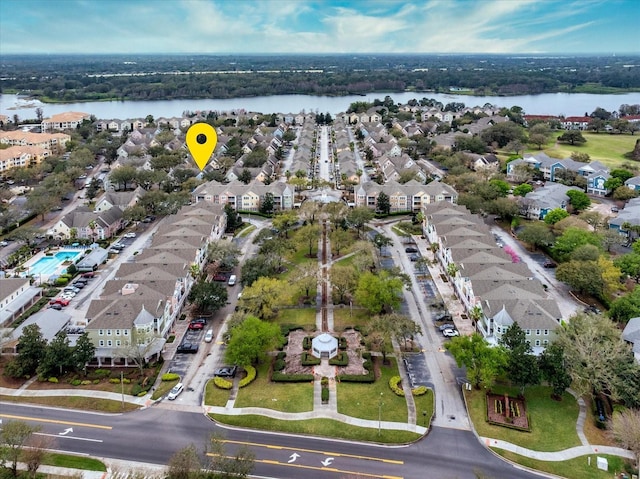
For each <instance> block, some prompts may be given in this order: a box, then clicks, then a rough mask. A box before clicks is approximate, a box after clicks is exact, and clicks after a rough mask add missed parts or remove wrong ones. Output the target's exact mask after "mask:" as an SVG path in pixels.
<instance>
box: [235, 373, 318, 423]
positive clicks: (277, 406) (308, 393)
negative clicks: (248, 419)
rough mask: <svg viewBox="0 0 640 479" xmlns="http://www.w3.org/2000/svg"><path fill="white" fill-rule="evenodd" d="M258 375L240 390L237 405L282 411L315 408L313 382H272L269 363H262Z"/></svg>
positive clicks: (239, 406)
mask: <svg viewBox="0 0 640 479" xmlns="http://www.w3.org/2000/svg"><path fill="white" fill-rule="evenodd" d="M257 370H258V377H257V378H256V379H255V381H253V382H252V383H251V384H249V385H248V386H246V387H244V388H242V389H240V390H239V391H238V397H237V398H236V402H235V407H237V408H241V407H262V408H268V409H274V410H276V411H282V412H307V411H312V410H313V383H311V382H308V383H272V382H270V381H269V379H268V374H267V373H268V371H269V363H268V362H265V363H263V364H260V365H259V366H258V368H257Z"/></svg>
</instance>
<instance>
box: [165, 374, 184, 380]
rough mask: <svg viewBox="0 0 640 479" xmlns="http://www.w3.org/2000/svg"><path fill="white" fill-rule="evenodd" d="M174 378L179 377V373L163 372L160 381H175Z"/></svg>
mask: <svg viewBox="0 0 640 479" xmlns="http://www.w3.org/2000/svg"><path fill="white" fill-rule="evenodd" d="M176 379H180V375H179V374H176V373H164V374H163V375H162V381H175V380H176Z"/></svg>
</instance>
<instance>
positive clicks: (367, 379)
mask: <svg viewBox="0 0 640 479" xmlns="http://www.w3.org/2000/svg"><path fill="white" fill-rule="evenodd" d="M362 358H363V359H364V360H365V361H364V364H363V365H362V366H363V367H364V368H365V369H366V370H367V374H339V375H338V381H343V382H351V383H372V382H375V380H376V375H375V372H374V370H373V363H372V362H371V353H362Z"/></svg>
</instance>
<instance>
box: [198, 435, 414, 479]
mask: <svg viewBox="0 0 640 479" xmlns="http://www.w3.org/2000/svg"><path fill="white" fill-rule="evenodd" d="M224 442H237V441H224ZM207 456H211V457H224V458H226V459H234V458H235V457H234V456H223V455H220V454H213V453H210V452H209V453H207ZM253 461H254V462H259V463H261V464H269V465H272V466H287V467H296V468H298V469H311V470H312V471H324V472H327V471H328V472H337V473H340V474H353V475H354V476H356V477H372V478H374V479H404V477H403V476H387V475H385V474H382V475H381V474H370V473H367V472H359V471H347V470H345V469H338V468H335V467H315V466H305V465H303V464H293V463H286V462H279V461H274V460H273V459H254V460H253Z"/></svg>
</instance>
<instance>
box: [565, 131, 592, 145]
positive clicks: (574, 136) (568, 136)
mask: <svg viewBox="0 0 640 479" xmlns="http://www.w3.org/2000/svg"><path fill="white" fill-rule="evenodd" d="M558 141H559V142H561V143H569V144H571V145H581V144H583V143H586V142H587V140H586V139H585V137H584V136H582V133H580V131H578V130H567V131H565V132H564V133H563V134H562V135H560V136H559V137H558Z"/></svg>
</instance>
